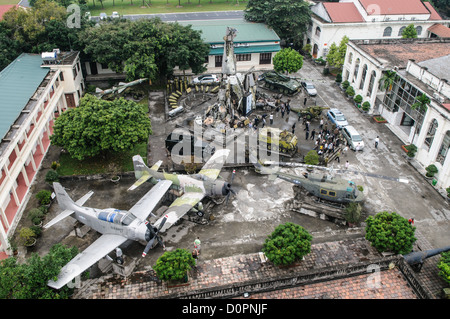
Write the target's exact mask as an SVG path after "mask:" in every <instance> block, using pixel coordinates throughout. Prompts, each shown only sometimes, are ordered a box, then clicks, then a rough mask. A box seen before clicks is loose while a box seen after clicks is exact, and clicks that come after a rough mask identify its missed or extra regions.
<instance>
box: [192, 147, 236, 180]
mask: <svg viewBox="0 0 450 319" xmlns="http://www.w3.org/2000/svg"><path fill="white" fill-rule="evenodd" d="M229 153H230V150H228V149H221V150H218V151H217V152H215V153H214V155H213V156H211V158H210V159H209V160H208V161H207V162H206V163H205V165H203V168H202V169H201V170H200V171H199V172H198V174H199V175H203V176H206V177H208V178H210V179H213V180H214V179H216V178H217V176H219V174H220V171H221V170H222V167H223V165H224V164H225V161H226V160H227V157H228V154H229Z"/></svg>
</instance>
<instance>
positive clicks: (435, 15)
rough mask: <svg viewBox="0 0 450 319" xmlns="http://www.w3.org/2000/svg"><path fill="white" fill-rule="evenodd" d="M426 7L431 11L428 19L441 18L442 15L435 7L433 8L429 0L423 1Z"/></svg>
mask: <svg viewBox="0 0 450 319" xmlns="http://www.w3.org/2000/svg"><path fill="white" fill-rule="evenodd" d="M423 4H424V5H425V6H426V7H427V9H428V10H429V11H430V12H431V16H430V20H442V17H441V16H440V15H439V13H437V11H436V9H435V8H433V5H432V4H431V3H429V2H424V3H423Z"/></svg>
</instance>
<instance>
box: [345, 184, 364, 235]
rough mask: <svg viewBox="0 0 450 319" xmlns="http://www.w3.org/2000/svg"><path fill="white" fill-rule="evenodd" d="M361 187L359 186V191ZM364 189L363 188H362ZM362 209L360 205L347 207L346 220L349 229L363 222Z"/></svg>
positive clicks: (354, 204) (353, 204) (355, 204)
mask: <svg viewBox="0 0 450 319" xmlns="http://www.w3.org/2000/svg"><path fill="white" fill-rule="evenodd" d="M359 187H360V186H358V189H359ZM361 187H362V186H361ZM361 212H362V207H361V205H360V204H358V203H350V204H348V205H347V207H345V214H344V218H345V220H346V221H347V223H348V226H349V227H354V226H355V225H357V224H358V223H359V221H360V220H361Z"/></svg>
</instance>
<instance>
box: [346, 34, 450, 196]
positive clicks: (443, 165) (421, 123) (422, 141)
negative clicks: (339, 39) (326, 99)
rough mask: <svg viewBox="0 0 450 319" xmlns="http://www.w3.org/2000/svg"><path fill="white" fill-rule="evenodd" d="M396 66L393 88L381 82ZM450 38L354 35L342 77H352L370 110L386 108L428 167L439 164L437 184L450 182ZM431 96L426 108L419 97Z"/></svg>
mask: <svg viewBox="0 0 450 319" xmlns="http://www.w3.org/2000/svg"><path fill="white" fill-rule="evenodd" d="M387 70H393V71H395V72H396V75H397V76H396V78H395V81H394V83H393V85H392V87H391V88H390V89H387V90H384V89H383V87H382V86H380V79H381V78H382V77H383V72H385V71H387ZM449 77H450V38H446V39H441V38H430V39H414V40H411V39H397V40H370V41H364V40H362V41H349V43H348V46H347V53H346V57H345V64H344V66H343V80H348V81H349V83H350V85H351V86H353V88H354V89H355V92H356V95H358V94H360V95H361V96H362V97H363V101H369V102H370V104H371V110H370V113H376V114H381V115H382V116H383V117H384V118H385V119H386V120H387V121H388V123H387V125H388V127H389V128H390V129H391V130H392V131H393V132H394V133H395V134H396V135H397V136H398V137H399V139H400V140H402V141H403V143H404V144H415V145H416V146H417V147H418V152H417V154H416V157H415V158H416V160H417V161H418V162H419V164H421V165H422V166H423V167H424V168H425V167H427V166H428V165H430V164H435V165H436V167H437V168H438V170H439V172H438V174H437V175H436V177H437V186H438V187H442V188H447V187H449V186H450V156H447V153H448V149H449V147H450V84H449V82H448V80H449ZM422 94H425V95H426V96H427V97H428V98H429V99H430V104H429V106H428V108H427V110H426V111H420V110H419V109H418V108H413V107H412V105H413V104H414V103H415V102H416V98H417V97H418V96H421V95H422Z"/></svg>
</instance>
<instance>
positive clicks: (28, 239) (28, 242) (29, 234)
mask: <svg viewBox="0 0 450 319" xmlns="http://www.w3.org/2000/svg"><path fill="white" fill-rule="evenodd" d="M19 237H20V240H21V241H22V244H23V245H24V246H26V247H31V246H34V245H35V244H36V233H35V232H34V231H33V230H32V229H31V228H30V227H22V228H21V229H20V231H19Z"/></svg>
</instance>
